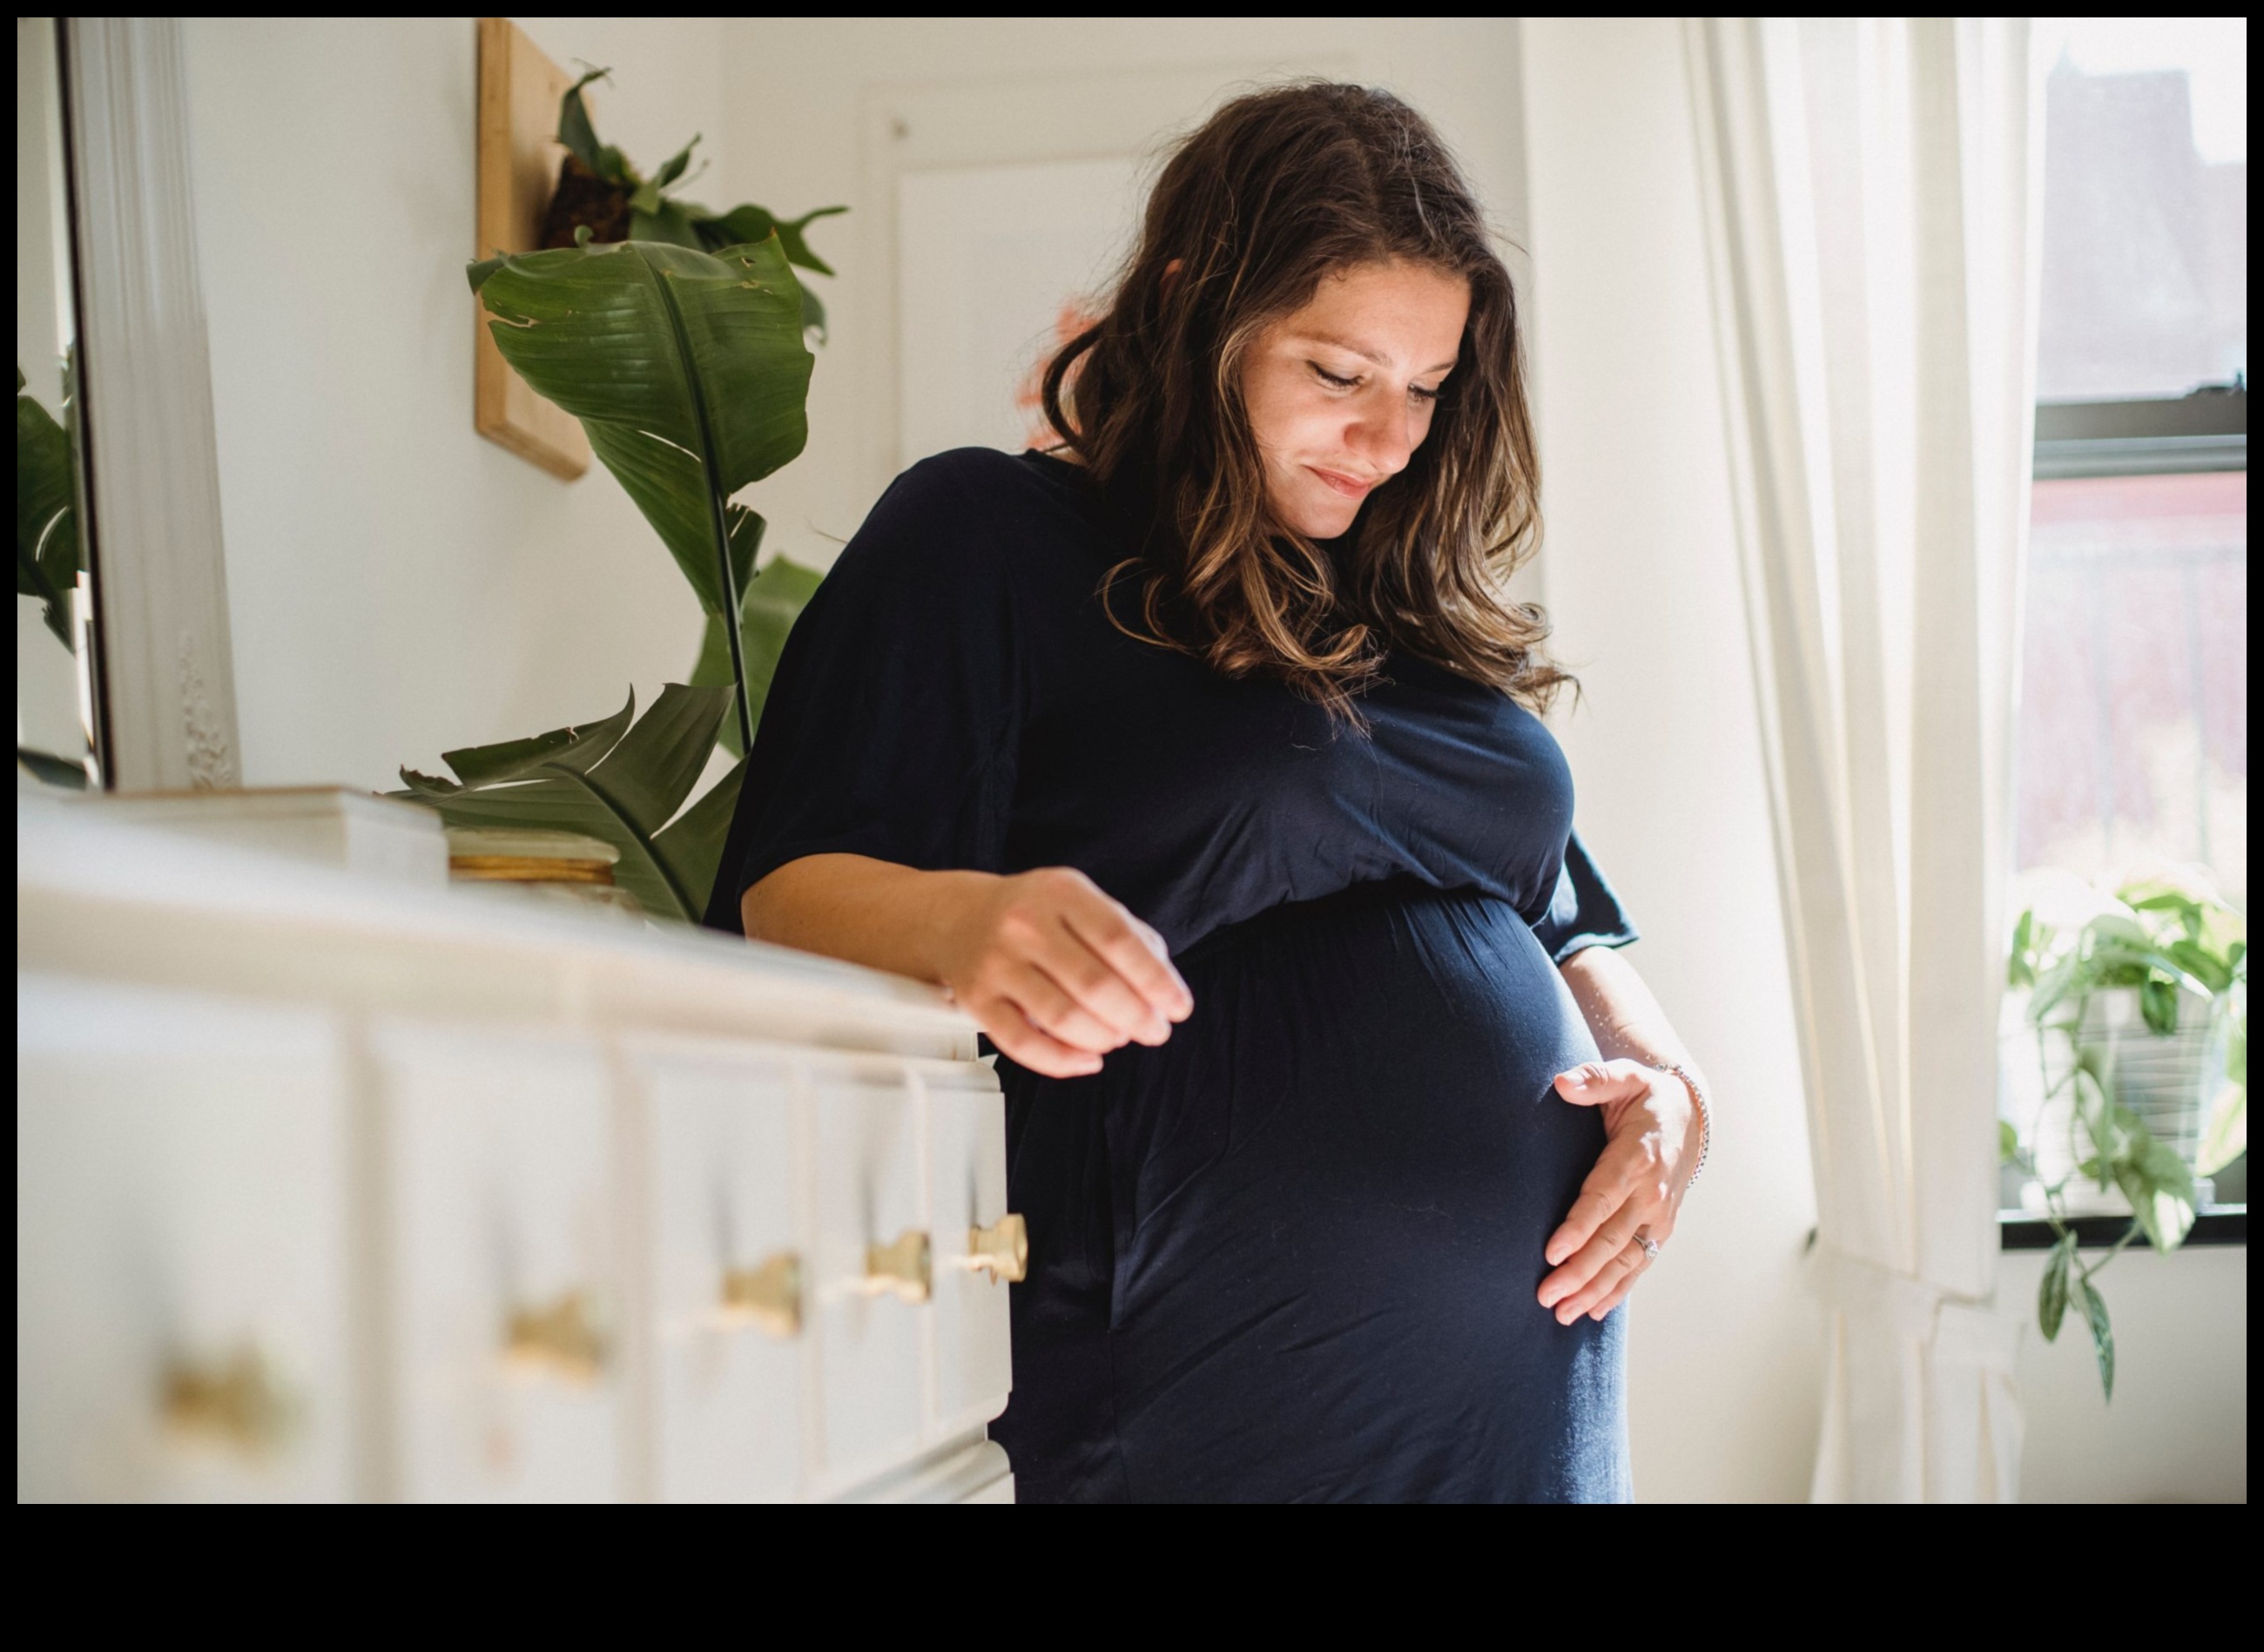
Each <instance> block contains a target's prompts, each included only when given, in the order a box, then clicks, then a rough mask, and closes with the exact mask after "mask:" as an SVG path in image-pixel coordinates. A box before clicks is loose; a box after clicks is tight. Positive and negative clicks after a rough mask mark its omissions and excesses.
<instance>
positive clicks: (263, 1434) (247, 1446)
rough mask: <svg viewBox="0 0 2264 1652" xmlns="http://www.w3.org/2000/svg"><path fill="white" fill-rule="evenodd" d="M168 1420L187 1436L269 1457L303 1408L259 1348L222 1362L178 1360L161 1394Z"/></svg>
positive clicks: (173, 1429) (170, 1427)
mask: <svg viewBox="0 0 2264 1652" xmlns="http://www.w3.org/2000/svg"><path fill="white" fill-rule="evenodd" d="M160 1407H161V1409H162V1410H163V1414H164V1418H165V1426H166V1428H167V1429H168V1430H170V1431H171V1432H172V1433H173V1434H175V1435H177V1436H178V1437H180V1438H181V1439H183V1440H184V1441H189V1442H194V1443H196V1444H199V1445H218V1446H222V1447H225V1448H227V1449H229V1450H230V1451H234V1452H241V1453H242V1454H243V1455H244V1456H247V1457H265V1456H266V1455H268V1454H269V1453H270V1452H273V1451H274V1450H276V1449H277V1448H278V1447H279V1446H280V1445H283V1443H284V1442H285V1441H286V1440H287V1438H288V1437H289V1436H290V1434H291V1430H292V1428H293V1425H294V1423H295V1422H296V1421H297V1416H296V1412H297V1408H296V1407H295V1406H294V1404H293V1403H292V1401H291V1397H290V1395H289V1394H287V1392H286V1391H285V1389H284V1386H283V1385H282V1383H281V1382H280V1381H279V1380H278V1379H277V1378H276V1375H275V1373H274V1372H273V1371H272V1369H270V1367H269V1366H268V1364H267V1361H266V1360H265V1358H264V1357H262V1356H261V1354H260V1352H259V1350H258V1349H257V1348H252V1347H244V1348H242V1349H239V1350H237V1351H236V1352H235V1353H234V1354H232V1355H230V1356H229V1357H228V1358H227V1359H226V1360H225V1361H223V1362H222V1363H221V1364H220V1365H198V1364H195V1363H193V1362H190V1361H185V1360H183V1361H176V1362H175V1363H173V1364H172V1365H168V1366H167V1367H166V1370H165V1377H164V1382H163V1387H162V1390H161V1394H160Z"/></svg>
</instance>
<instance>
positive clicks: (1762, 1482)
mask: <svg viewBox="0 0 2264 1652" xmlns="http://www.w3.org/2000/svg"><path fill="white" fill-rule="evenodd" d="M1524 47H1525V54H1524V55H1525V65H1524V66H1525V97H1526V120H1527V128H1526V133H1527V164H1528V166H1529V169H1530V170H1529V187H1530V189H1531V199H1532V222H1533V232H1532V252H1533V261H1534V265H1535V271H1536V274H1535V282H1534V287H1533V299H1534V314H1535V373H1536V378H1537V383H1538V397H1539V417H1540V430H1541V448H1542V455H1541V456H1542V505H1543V507H1544V510H1545V512H1546V513H1547V519H1548V539H1547V545H1546V550H1545V553H1544V556H1543V564H1544V568H1543V577H1544V582H1545V585H1546V588H1547V593H1548V598H1549V608H1550V611H1551V613H1552V614H1553V615H1554V616H1555V618H1556V621H1557V628H1558V630H1557V642H1558V646H1559V647H1560V649H1561V650H1562V652H1563V654H1564V658H1565V659H1567V660H1568V662H1569V663H1571V665H1572V666H1573V667H1574V668H1575V669H1576V670H1577V671H1578V673H1579V675H1580V678H1581V682H1582V687H1583V691H1584V698H1583V702H1582V704H1581V706H1580V708H1579V709H1578V710H1577V711H1576V712H1574V713H1572V714H1571V716H1569V717H1560V718H1559V719H1558V722H1559V729H1560V733H1561V735H1562V737H1563V739H1564V744H1565V748H1566V750H1567V752H1568V753H1569V754H1570V756H1571V761H1572V769H1573V775H1574V776H1575V778H1576V780H1577V781H1578V786H1579V799H1580V802H1579V817H1580V821H1581V829H1582V832H1583V833H1584V834H1585V835H1586V837H1587V839H1588V840H1589V842H1590V844H1591V845H1592V847H1593V848H1594V849H1595V851H1596V854H1597V855H1598V857H1599V859H1600V861H1601V862H1602V863H1603V865H1604V867H1605V868H1606V870H1607V872H1608V873H1609V874H1610V875H1611V876H1612V877H1614V878H1615V880H1616V881H1617V882H1618V884H1619V885H1620V887H1621V890H1622V894H1623V895H1624V896H1625V898H1626V899H1627V900H1628V903H1629V906H1630V907H1631V908H1632V909H1633V911H1634V913H1635V915H1636V921H1637V922H1638V923H1639V924H1640V925H1641V926H1642V927H1643V928H1644V931H1645V934H1646V936H1647V938H1646V939H1645V940H1644V942H1643V943H1642V944H1641V945H1640V946H1638V947H1636V949H1634V950H1632V951H1631V952H1630V953H1629V957H1630V958H1631V959H1632V960H1633V961H1634V962H1635V964H1636V965H1637V967H1638V968H1640V969H1641V970H1642V971H1643V972H1644V977H1645V979H1648V980H1649V981H1650V982H1651V985H1652V986H1654V987H1655V988H1656V989H1657V990H1658V995H1659V999H1660V1001H1662V1002H1663V1003H1664V1004H1665V1007H1666V1009H1667V1012H1668V1014H1669V1015H1671V1016H1672V1017H1673V1021H1674V1022H1675V1025H1676V1027H1677V1028H1678V1030H1680V1032H1681V1033H1682V1035H1683V1037H1684V1038H1685V1039H1686V1040H1687V1042H1688V1043H1689V1044H1690V1046H1691V1049H1692V1050H1693V1052H1694V1053H1695V1054H1696V1055H1697V1057H1698V1059H1700V1060H1701V1061H1702V1062H1703V1063H1704V1064H1705V1066H1706V1069H1707V1072H1708V1074H1709V1076H1710V1077H1711V1078H1712V1080H1713V1081H1714V1083H1715V1085H1716V1088H1717V1089H1718V1091H1719V1093H1720V1094H1719V1098H1718V1100H1719V1111H1720V1121H1719V1125H1718V1130H1717V1134H1716V1139H1715V1146H1714V1149H1713V1155H1712V1159H1711V1161H1710V1162H1709V1165H1708V1167H1707V1169H1706V1172H1705V1175H1704V1176H1703V1177H1702V1179H1701V1180H1700V1182H1699V1183H1697V1185H1696V1186H1695V1188H1694V1190H1692V1192H1691V1195H1690V1197H1689V1199H1688V1200H1687V1203H1686V1204H1685V1205H1684V1207H1683V1214H1682V1220H1681V1224H1680V1229H1679V1231H1678V1232H1677V1234H1676V1235H1675V1239H1674V1242H1673V1246H1672V1247H1671V1248H1669V1249H1668V1250H1667V1251H1666V1252H1665V1255H1664V1257H1663V1259H1662V1261H1661V1263H1660V1265H1659V1266H1658V1269H1657V1270H1655V1271H1654V1272H1653V1273H1652V1274H1651V1277H1649V1278H1648V1279H1646V1280H1645V1281H1644V1284H1643V1286H1642V1288H1641V1289H1640V1290H1639V1291H1638V1292H1636V1296H1635V1298H1634V1299H1633V1308H1634V1312H1633V1314H1632V1315H1631V1319H1630V1325H1629V1334H1630V1343H1631V1349H1632V1354H1631V1360H1630V1372H1629V1382H1630V1393H1631V1400H1630V1405H1631V1411H1632V1419H1631V1421H1632V1426H1633V1429H1634V1434H1635V1465H1636V1495H1637V1496H1643V1497H1648V1498H1658V1499H1662V1500H1674V1501H1680V1500H1715V1499H1744V1498H1795V1497H1802V1496H1806V1494H1807V1489H1808V1476H1809V1470H1810V1465H1811V1463H1812V1462H1813V1460H1814V1453H1815V1446H1816V1429H1817V1421H1818V1408H1819V1401H1820V1385H1821V1383H1822V1380H1823V1369H1822V1357H1821V1356H1822V1349H1821V1331H1820V1326H1821V1320H1820V1316H1819V1315H1818V1313H1817V1311H1816V1309H1815V1307H1814V1306H1813V1305H1812V1304H1811V1302H1810V1299H1808V1297H1807V1296H1806V1294H1805V1292H1803V1289H1802V1285H1801V1277H1800V1263H1801V1253H1802V1247H1803V1242H1804V1241H1805V1240H1806V1237H1807V1234H1808V1230H1809V1228H1810V1226H1811V1225H1812V1223H1813V1222H1814V1220H1815V1206H1814V1197H1813V1194H1812V1192H1811V1190H1810V1174H1809V1164H1808V1147H1807V1128H1806V1124H1805V1121H1804V1117H1803V1106H1802V1087H1801V1079H1800V1068H1799V1055H1798V1051H1797V1048H1796V1044H1795V1042H1794V1039H1795V1033H1794V1026H1793V1018H1792V1006H1791V995H1790V986H1789V980H1788V978H1787V975H1786V970H1785V964H1784V934H1783V928H1782V927H1781V921H1780V919H1779V914H1778V906H1777V898H1776V880H1775V871H1774V860H1773V847H1772V842H1771V838H1770V828H1769V819H1768V811H1767V795H1766V793H1765V791H1764V790H1763V786H1762V775H1761V763H1760V737H1759V734H1758V732H1757V725H1756V724H1755V721H1754V716H1753V700H1752V678H1751V675H1750V672H1749V670H1748V659H1747V654H1746V645H1745V618H1744V606H1743V600H1742V598H1741V596H1740V593H1739V587H1738V561H1737V549H1736V543H1735V541H1734V540H1733V538H1732V536H1731V515H1730V507H1729V495H1728V473H1727V470H1726V469H1725V467H1724V464H1723V446H1722V431H1721V418H1720V400H1719V393H1718V391H1717V390H1716V382H1715V376H1714V370H1715V364H1714V352H1713V346H1712V338H1711V332H1710V323H1709V311H1708V308H1707V301H1706V294H1705V287H1704V281H1705V265H1704V261H1703V248H1702V243H1701V241H1700V224H1699V218H1698V210H1697V195H1696V175H1695V173H1694V171H1693V170H1692V161H1691V149H1690V131H1691V127H1690V116H1689V106H1688V101H1687V96H1686V94H1685V91H1684V84H1683V79H1682V54H1681V37H1680V33H1678V31H1677V25H1675V24H1674V23H1673V22H1672V21H1632V22H1611V23H1600V22H1584V21H1544V20H1539V19H1528V20H1527V22H1526V25H1525V41H1524Z"/></svg>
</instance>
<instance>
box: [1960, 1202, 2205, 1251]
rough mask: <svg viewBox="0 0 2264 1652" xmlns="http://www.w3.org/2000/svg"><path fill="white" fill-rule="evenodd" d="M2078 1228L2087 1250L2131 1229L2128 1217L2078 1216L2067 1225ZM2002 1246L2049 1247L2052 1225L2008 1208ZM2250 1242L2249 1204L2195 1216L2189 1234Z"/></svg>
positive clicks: (2192, 1239) (2001, 1220) (2193, 1241)
mask: <svg viewBox="0 0 2264 1652" xmlns="http://www.w3.org/2000/svg"><path fill="white" fill-rule="evenodd" d="M2068 1226H2071V1227H2072V1228H2074V1229H2075V1234H2076V1243H2077V1244H2079V1245H2080V1246H2081V1247H2082V1248H2084V1249H2086V1250H2104V1249H2105V1248H2107V1247H2108V1246H2109V1245H2111V1244H2113V1243H2114V1242H2115V1241H2116V1240H2118V1239H2120V1238H2122V1235H2123V1234H2124V1233H2125V1232H2126V1231H2128V1230H2129V1228H2130V1218H2129V1217H2127V1216H2079V1217H2077V1218H2075V1219H2074V1220H2072V1222H2070V1223H2069V1224H2068ZM1997 1232H1998V1234H1999V1241H1998V1242H1999V1248H2002V1249H2005V1250H2049V1249H2050V1248H2051V1247H2052V1244H2053V1234H2052V1230H2051V1225H2050V1223H2049V1222H2042V1221H2038V1220H2037V1219H2035V1217H2032V1216H2028V1215H2024V1214H2022V1213H2021V1212H2018V1211H2006V1212H2004V1213H2003V1214H2001V1215H1999V1217H1998V1219H1997ZM2247 1242H2248V1207H2247V1206H2246V1204H2220V1205H2218V1206H2217V1208H2216V1209H2215V1210H2212V1211H2206V1212H2202V1214H2201V1215H2199V1216H2197V1217H2195V1219H2194V1225H2193V1231H2192V1232H2191V1233H2189V1234H2187V1235H2186V1243H2187V1244H2188V1245H2246V1243H2247Z"/></svg>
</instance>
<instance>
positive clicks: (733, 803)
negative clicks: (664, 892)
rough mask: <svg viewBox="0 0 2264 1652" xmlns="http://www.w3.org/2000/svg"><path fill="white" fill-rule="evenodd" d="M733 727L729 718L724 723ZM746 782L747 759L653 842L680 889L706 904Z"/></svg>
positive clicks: (654, 848) (738, 764) (724, 776)
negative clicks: (740, 790) (740, 794)
mask: <svg viewBox="0 0 2264 1652" xmlns="http://www.w3.org/2000/svg"><path fill="white" fill-rule="evenodd" d="M724 726H725V727H726V728H728V727H729V726H730V722H729V718H726V719H725V720H724ZM746 778H747V763H746V760H745V759H744V758H741V759H740V760H739V761H738V762H737V763H736V764H734V765H733V766H732V767H731V769H730V771H729V773H727V774H726V775H723V776H722V778H721V779H720V780H718V781H717V782H715V784H714V785H712V786H710V787H709V788H708V790H707V792H706V794H705V795H703V796H702V797H700V801H699V802H697V803H695V804H693V805H692V806H691V807H690V808H689V809H686V811H684V812H683V813H682V814H680V815H678V816H677V817H676V819H674V820H673V821H672V822H671V823H670V825H669V826H668V828H667V830H665V831H664V832H663V833H661V834H660V835H659V836H658V837H657V838H655V839H654V840H653V843H652V846H653V850H654V852H655V853H656V854H657V855H658V856H659V858H660V862H661V864H662V865H663V866H664V868H665V869H666V870H667V871H668V874H669V876H670V877H671V878H672V879H673V880H674V881H675V883H676V884H677V885H678V887H679V888H683V889H688V890H690V891H693V893H694V894H696V895H698V896H700V897H701V898H702V899H703V900H704V899H705V898H706V897H707V896H708V895H709V894H710V893H711V892H712V891H714V889H715V870H716V868H717V867H718V866H719V865H721V864H722V859H723V841H724V839H725V838H726V837H728V836H729V834H730V831H731V817H732V815H733V814H734V813H735V812H736V811H737V809H738V806H739V788H740V786H741V785H742V784H743V783H744V782H745V780H746Z"/></svg>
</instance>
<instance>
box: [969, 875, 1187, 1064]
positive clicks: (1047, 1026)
mask: <svg viewBox="0 0 2264 1652" xmlns="http://www.w3.org/2000/svg"><path fill="white" fill-rule="evenodd" d="M941 942H942V944H941V947H940V956H939V957H937V959H936V963H937V965H938V973H939V974H940V977H941V978H942V980H943V984H944V985H945V986H947V987H949V988H950V989H951V993H952V996H953V997H954V998H955V999H957V1000H958V1001H959V1003H960V1005H961V1007H962V1008H965V1009H966V1011H967V1012H968V1013H969V1015H973V1016H974V1017H975V1020H976V1023H977V1024H978V1025H979V1026H981V1028H982V1029H983V1031H984V1032H986V1033H988V1034H989V1035H990V1037H991V1043H993V1044H997V1045H998V1048H999V1049H1000V1050H1001V1051H1003V1052H1005V1054H1007V1055H1009V1056H1011V1057H1012V1058H1013V1059H1015V1060H1016V1061H1018V1062H1020V1064H1021V1065H1022V1066H1026V1067H1027V1068H1029V1069H1030V1070H1031V1071H1032V1072H1033V1073H1044V1074H1045V1075H1046V1076H1047V1077H1048V1078H1056V1079H1066V1078H1078V1077H1082V1076H1084V1075H1085V1074H1087V1073H1098V1072H1099V1071H1100V1058H1101V1057H1102V1056H1103V1055H1105V1054H1107V1052H1109V1051H1111V1050H1114V1049H1118V1048H1120V1047H1121V1046H1122V1045H1124V1044H1161V1043H1163V1042H1164V1041H1165V1039H1166V1038H1168V1037H1171V1036H1172V1022H1180V1021H1185V1020H1186V1018H1187V1016H1188V1015H1189V1014H1191V1013H1192V1012H1193V1010H1194V996H1193V994H1191V993H1189V992H1188V991H1187V984H1186V982H1185V981H1183V980H1181V979H1179V972H1178V971H1177V970H1175V969H1173V968H1172V959H1171V953H1170V950H1169V949H1167V948H1166V947H1165V944H1164V937H1163V936H1161V935H1158V934H1157V933H1156V931H1155V930H1153V929H1151V928H1149V927H1148V926H1147V925H1146V924H1144V923H1143V922H1142V921H1140V920H1139V919H1137V918H1136V917H1134V916H1133V915H1132V913H1130V912H1128V911H1127V910H1126V909H1125V908H1124V907H1123V906H1121V905H1119V904H1118V903H1117V902H1116V901H1114V900H1112V899H1109V898H1108V897H1107V895H1105V894H1103V893H1102V892H1101V891H1100V887H1099V884H1095V883H1094V882H1093V881H1092V879H1091V878H1089V877H1086V876H1085V874H1084V873H1083V872H1080V871H1078V870H1076V869H1074V868H1073V867H1067V866H1048V867H1041V868H1040V869H1038V870H1035V871H1030V872H1020V873H1017V874H1015V875H1014V876H1012V877H990V878H984V879H983V880H982V882H981V884H979V885H977V886H976V887H974V888H972V889H970V890H969V891H968V893H967V895H966V897H965V899H964V901H963V904H962V905H961V906H960V908H959V910H958V911H957V912H956V913H954V914H953V915H952V917H951V918H950V920H949V921H947V923H946V925H945V927H944V932H943V935H942V936H941Z"/></svg>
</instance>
